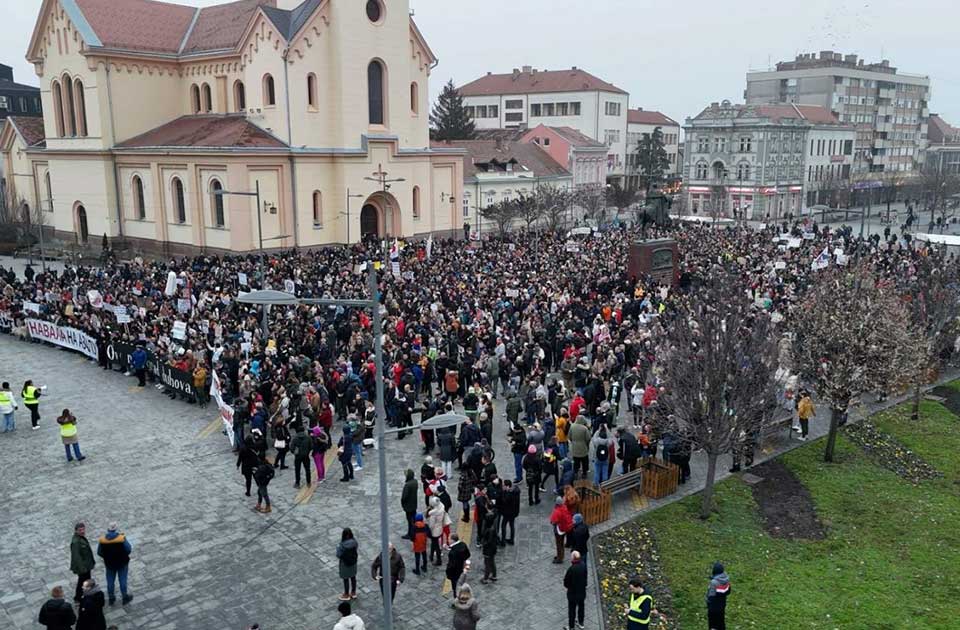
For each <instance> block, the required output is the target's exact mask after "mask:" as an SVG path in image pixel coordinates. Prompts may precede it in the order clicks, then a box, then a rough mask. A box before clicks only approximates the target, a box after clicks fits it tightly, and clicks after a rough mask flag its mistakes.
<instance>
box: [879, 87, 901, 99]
mask: <svg viewBox="0 0 960 630" xmlns="http://www.w3.org/2000/svg"><path fill="white" fill-rule="evenodd" d="M878 96H879V97H880V98H891V99H892V98H896V97H897V90H896V89H894V88H881V90H880V94H879V95H878Z"/></svg>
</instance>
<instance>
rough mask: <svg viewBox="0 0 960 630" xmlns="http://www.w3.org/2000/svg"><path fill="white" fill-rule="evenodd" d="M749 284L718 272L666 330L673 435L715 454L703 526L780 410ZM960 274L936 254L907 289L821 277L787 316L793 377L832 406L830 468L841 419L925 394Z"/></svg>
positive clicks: (853, 271)
mask: <svg viewBox="0 0 960 630" xmlns="http://www.w3.org/2000/svg"><path fill="white" fill-rule="evenodd" d="M745 288H746V287H744V286H743V285H742V282H741V280H740V276H739V275H737V274H734V273H728V272H724V271H723V270H719V269H718V270H716V272H715V273H711V274H710V277H709V279H708V280H707V281H706V283H705V284H704V285H703V286H701V287H700V288H699V289H698V290H697V292H696V293H695V294H694V295H692V296H691V299H690V300H688V301H685V302H684V303H683V304H682V305H681V306H680V307H679V309H680V310H679V312H678V313H677V314H676V317H675V319H674V320H673V321H671V322H670V325H669V326H668V327H667V328H666V330H667V333H666V335H667V337H666V339H665V346H666V347H668V348H670V352H669V354H668V355H667V356H664V357H663V358H662V360H661V361H659V362H658V363H659V366H658V369H660V370H661V373H662V377H663V380H664V382H665V384H666V388H667V389H666V391H665V392H664V394H662V395H661V396H660V398H659V399H658V405H659V406H660V408H661V409H662V410H663V412H664V415H665V417H667V418H668V423H667V424H668V426H667V429H668V430H669V431H671V432H673V433H674V434H676V435H678V436H679V437H680V438H681V439H683V440H685V441H687V442H688V443H689V444H690V446H691V448H692V449H703V450H704V452H705V453H706V455H707V464H708V468H707V482H706V487H705V489H704V492H703V495H702V502H701V517H702V518H707V517H708V516H709V514H710V512H711V510H712V501H713V482H714V479H715V478H716V464H717V460H718V458H719V457H720V456H721V455H723V454H724V453H729V452H731V451H732V450H733V449H735V448H739V447H740V445H741V444H742V443H743V441H744V440H745V439H752V437H753V436H756V435H757V434H758V433H759V432H760V430H761V428H762V426H763V424H764V423H765V422H766V421H767V420H768V419H769V418H770V417H771V416H772V415H773V414H774V413H776V412H777V411H778V397H777V390H778V388H780V387H782V386H783V385H782V383H778V382H777V381H776V380H775V378H774V374H775V372H776V370H777V367H778V348H777V343H776V341H775V337H774V334H773V333H774V332H775V331H774V330H773V325H772V324H771V321H770V318H769V317H767V315H766V314H763V313H760V312H758V311H757V309H756V307H755V306H754V304H753V300H752V299H751V298H750V297H749V296H748V292H747V291H746V290H745ZM958 301H960V273H958V265H957V264H956V263H953V264H946V263H945V262H944V261H943V260H941V259H940V258H939V257H938V256H928V257H924V258H921V259H919V262H918V263H917V265H916V272H915V275H914V276H912V278H911V279H910V280H909V281H905V282H904V283H902V284H895V283H892V282H886V281H882V282H877V281H876V276H875V274H874V272H873V271H872V270H871V269H870V267H869V266H868V265H867V264H866V263H862V264H853V265H850V266H847V267H835V268H832V269H830V270H826V271H823V272H820V273H819V274H818V277H817V279H816V284H815V285H814V286H813V287H812V288H811V289H810V291H809V292H808V293H807V294H806V295H805V297H804V304H803V307H802V308H798V309H795V311H793V312H791V314H790V316H789V320H788V323H789V329H790V334H791V357H792V361H791V363H792V369H793V370H794V372H796V373H797V374H798V376H799V378H800V379H801V381H802V382H804V383H806V384H807V385H808V386H809V387H810V388H811V389H812V390H813V391H814V392H816V396H817V398H818V400H819V401H820V402H821V404H825V405H827V406H829V408H830V411H831V415H830V430H829V433H828V437H827V443H826V449H825V452H824V460H825V461H827V462H832V461H833V459H834V451H835V446H836V437H837V430H838V428H839V426H840V420H841V418H842V417H843V416H844V414H845V413H847V409H848V408H849V406H850V405H851V403H852V402H854V401H856V400H857V399H858V398H859V397H860V396H861V395H863V394H866V393H869V392H888V391H902V390H905V389H908V388H911V387H912V389H913V415H914V418H916V417H917V414H918V412H919V405H920V394H921V386H922V384H923V383H925V382H927V379H928V377H929V374H930V370H931V369H932V368H935V367H936V366H937V365H938V363H939V361H940V360H941V357H942V356H943V354H944V350H945V349H946V348H947V347H948V345H950V344H952V343H953V340H954V338H955V336H956V334H957V304H958Z"/></svg>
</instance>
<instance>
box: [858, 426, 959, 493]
mask: <svg viewBox="0 0 960 630" xmlns="http://www.w3.org/2000/svg"><path fill="white" fill-rule="evenodd" d="M843 432H844V435H845V436H846V437H847V439H849V440H850V441H851V442H853V443H855V444H856V445H857V446H859V447H860V448H862V449H863V451H864V452H865V453H866V454H867V457H869V458H870V459H871V460H872V461H873V462H874V463H875V464H876V465H878V466H882V467H883V468H886V469H887V470H891V471H893V472H895V473H896V474H897V475H899V476H901V477H903V478H904V479H906V480H907V481H910V482H911V483H920V482H921V481H923V480H925V479H936V478H938V477H942V476H943V474H942V473H940V472H939V471H938V470H937V469H936V468H934V467H933V466H931V465H930V464H928V463H927V462H925V461H924V460H923V459H921V458H920V457H919V456H918V455H917V454H916V453H914V452H913V451H911V450H910V449H909V448H907V447H906V446H904V445H903V444H902V443H901V442H900V441H899V440H897V439H896V438H895V437H893V436H892V435H890V434H888V433H884V432H883V431H880V430H879V429H878V428H877V427H876V426H874V425H873V423H871V422H869V421H866V420H865V421H863V422H859V423H857V424H852V425H848V426H846V427H844V429H843Z"/></svg>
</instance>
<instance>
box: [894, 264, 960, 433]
mask: <svg viewBox="0 0 960 630" xmlns="http://www.w3.org/2000/svg"><path fill="white" fill-rule="evenodd" d="M913 264H914V273H913V275H912V276H911V277H910V279H909V281H908V283H907V285H906V287H905V290H904V299H905V301H906V303H907V306H908V309H909V311H910V319H911V321H912V323H913V326H914V329H915V331H916V333H917V340H918V342H919V348H918V350H919V352H918V354H919V357H918V358H919V361H918V363H917V371H916V375H915V376H914V385H913V410H912V413H911V418H912V419H914V420H916V419H917V418H919V417H920V388H921V387H922V386H923V384H924V383H926V382H927V380H928V378H929V375H930V371H931V370H936V369H937V368H938V367H939V364H940V362H941V357H942V356H943V354H944V351H945V350H947V349H948V348H950V347H951V346H952V345H953V341H954V339H955V338H956V335H957V313H958V311H960V264H958V263H957V261H956V260H955V259H950V260H948V259H946V257H945V256H943V255H942V253H941V252H938V251H931V252H930V253H929V254H928V255H927V256H921V257H919V258H917V259H916V260H915V261H914V263H913Z"/></svg>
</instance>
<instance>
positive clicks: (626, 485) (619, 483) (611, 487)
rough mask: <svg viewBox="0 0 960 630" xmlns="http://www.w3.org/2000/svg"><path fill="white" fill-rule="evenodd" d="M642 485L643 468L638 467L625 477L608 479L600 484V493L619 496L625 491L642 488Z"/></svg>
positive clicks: (618, 476) (619, 476)
mask: <svg viewBox="0 0 960 630" xmlns="http://www.w3.org/2000/svg"><path fill="white" fill-rule="evenodd" d="M641 483H643V468H642V467H638V468H636V469H634V470H632V471H630V472H628V473H626V474H624V475H617V476H616V477H611V478H610V479H607V480H606V481H604V482H603V483H601V484H600V491H601V492H609V493H610V494H617V493H618V492H623V491H624V490H632V489H633V488H636V487H638V486H640V484H641Z"/></svg>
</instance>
